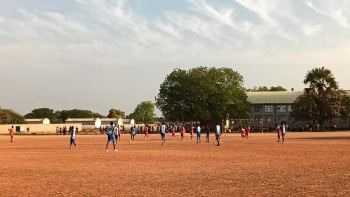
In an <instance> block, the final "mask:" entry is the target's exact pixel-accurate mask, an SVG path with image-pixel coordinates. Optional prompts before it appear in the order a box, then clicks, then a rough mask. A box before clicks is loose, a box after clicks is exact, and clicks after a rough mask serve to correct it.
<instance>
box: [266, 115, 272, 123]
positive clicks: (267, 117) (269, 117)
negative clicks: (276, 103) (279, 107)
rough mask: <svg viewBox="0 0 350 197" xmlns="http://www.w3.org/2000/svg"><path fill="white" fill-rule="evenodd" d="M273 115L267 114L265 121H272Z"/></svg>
mask: <svg viewBox="0 0 350 197" xmlns="http://www.w3.org/2000/svg"><path fill="white" fill-rule="evenodd" d="M272 119H273V116H265V122H266V123H270V122H272Z"/></svg>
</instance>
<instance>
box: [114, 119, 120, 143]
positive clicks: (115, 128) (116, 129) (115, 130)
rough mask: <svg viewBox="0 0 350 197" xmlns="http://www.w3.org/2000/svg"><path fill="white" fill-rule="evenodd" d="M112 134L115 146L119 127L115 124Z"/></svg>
mask: <svg viewBox="0 0 350 197" xmlns="http://www.w3.org/2000/svg"><path fill="white" fill-rule="evenodd" d="M113 134H114V137H115V139H114V144H115V145H117V144H118V138H119V125H117V124H115V127H114V130H113Z"/></svg>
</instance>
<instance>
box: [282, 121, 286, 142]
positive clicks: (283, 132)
mask: <svg viewBox="0 0 350 197" xmlns="http://www.w3.org/2000/svg"><path fill="white" fill-rule="evenodd" d="M284 136H286V126H284V124H282V142H283V144H284Z"/></svg>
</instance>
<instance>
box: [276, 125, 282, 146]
mask: <svg viewBox="0 0 350 197" xmlns="http://www.w3.org/2000/svg"><path fill="white" fill-rule="evenodd" d="M276 130H277V142H280V141H281V127H280V126H279V125H277V126H276Z"/></svg>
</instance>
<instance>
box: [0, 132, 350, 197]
mask: <svg viewBox="0 0 350 197" xmlns="http://www.w3.org/2000/svg"><path fill="white" fill-rule="evenodd" d="M177 137H178V138H179V136H177ZM150 138H151V139H150V140H149V141H144V140H143V135H141V134H139V135H137V136H136V141H135V142H133V143H129V142H128V140H129V135H126V134H125V135H122V139H121V140H122V141H121V143H120V144H119V145H118V149H119V152H113V151H112V147H113V146H112V145H111V144H110V147H109V152H105V143H106V136H105V135H78V136H77V144H78V148H77V149H72V150H70V149H68V148H69V136H23V135H18V136H15V138H14V143H10V142H9V141H10V140H9V136H0V164H1V165H0V175H1V176H0V177H1V178H0V180H1V181H0V196H350V173H349V172H350V171H349V170H350V157H349V156H350V141H349V140H350V133H347V132H335V133H287V138H286V143H285V144H282V143H277V142H276V134H275V133H269V134H251V136H250V139H249V140H248V141H245V142H244V141H243V140H242V138H240V136H239V134H230V135H228V136H223V137H222V140H223V144H222V146H220V147H216V146H214V144H213V139H214V135H213V134H211V142H210V143H209V144H206V143H205V137H203V135H202V143H201V144H196V140H195V139H193V140H192V141H191V140H190V137H189V135H188V136H186V139H185V141H180V140H179V139H177V140H175V141H170V140H169V138H170V135H169V134H168V135H167V142H166V145H165V146H162V145H161V142H160V136H159V135H151V136H150Z"/></svg>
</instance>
